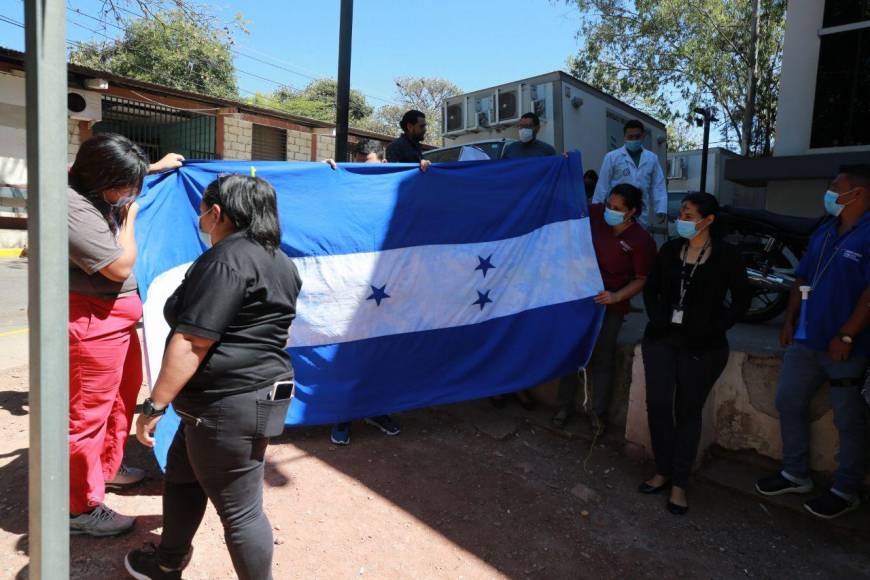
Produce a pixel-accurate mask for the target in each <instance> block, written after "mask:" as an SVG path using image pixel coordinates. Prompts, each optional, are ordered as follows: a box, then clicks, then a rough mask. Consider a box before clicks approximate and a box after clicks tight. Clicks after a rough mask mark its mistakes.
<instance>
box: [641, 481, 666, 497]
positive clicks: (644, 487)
mask: <svg viewBox="0 0 870 580" xmlns="http://www.w3.org/2000/svg"><path fill="white" fill-rule="evenodd" d="M670 486H671V482H670V481H666V482H664V483H663V484H661V485H660V486H658V487H653V486H651V485H650V484H648V483H647V482H645V481H644V482H643V483H641V484H640V485H639V486H638V487H637V491H638V493H642V494H644V495H655V494H657V493H661V492H663V491H664V490H666V489H667V488H669V487H670Z"/></svg>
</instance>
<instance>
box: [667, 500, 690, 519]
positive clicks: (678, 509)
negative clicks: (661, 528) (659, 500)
mask: <svg viewBox="0 0 870 580" xmlns="http://www.w3.org/2000/svg"><path fill="white" fill-rule="evenodd" d="M668 511H669V512H671V513H672V514H674V515H675V516H684V515H686V513H688V511H689V506H687V505H677V504H675V503H674V502H672V501H671V500H668Z"/></svg>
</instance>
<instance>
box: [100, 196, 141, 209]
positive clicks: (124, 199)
mask: <svg viewBox="0 0 870 580" xmlns="http://www.w3.org/2000/svg"><path fill="white" fill-rule="evenodd" d="M134 199H136V196H135V195H125V196H124V197H122V198H120V199H118V200H117V201H109V200H108V199H106V198H105V197H104V198H103V200H104V201H105V202H106V203H108V204H109V205H110V206H112V207H115V208H122V207H124V206H125V205H127V204H128V203H130V202H131V201H133V200H134Z"/></svg>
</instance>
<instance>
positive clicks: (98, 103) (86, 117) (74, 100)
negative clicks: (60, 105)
mask: <svg viewBox="0 0 870 580" xmlns="http://www.w3.org/2000/svg"><path fill="white" fill-rule="evenodd" d="M66 110H67V113H68V114H69V118H70V119H76V120H77V121H94V122H96V121H102V120H103V96H102V95H101V94H100V93H95V92H93V91H82V90H79V89H69V90H68V91H67V95H66Z"/></svg>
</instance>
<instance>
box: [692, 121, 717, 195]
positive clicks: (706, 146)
mask: <svg viewBox="0 0 870 580" xmlns="http://www.w3.org/2000/svg"><path fill="white" fill-rule="evenodd" d="M695 113H697V114H698V115H699V116H698V117H696V118H695V123H696V124H697V125H698V127H701V126H703V127H704V146H703V148H702V149H701V184H700V189H699V191H700V192H701V193H707V158H708V157H709V156H710V123H715V122H716V121H717V120H718V119H716V117H715V116H714V113H713V108H712V107H704V108H697V109H695Z"/></svg>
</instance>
